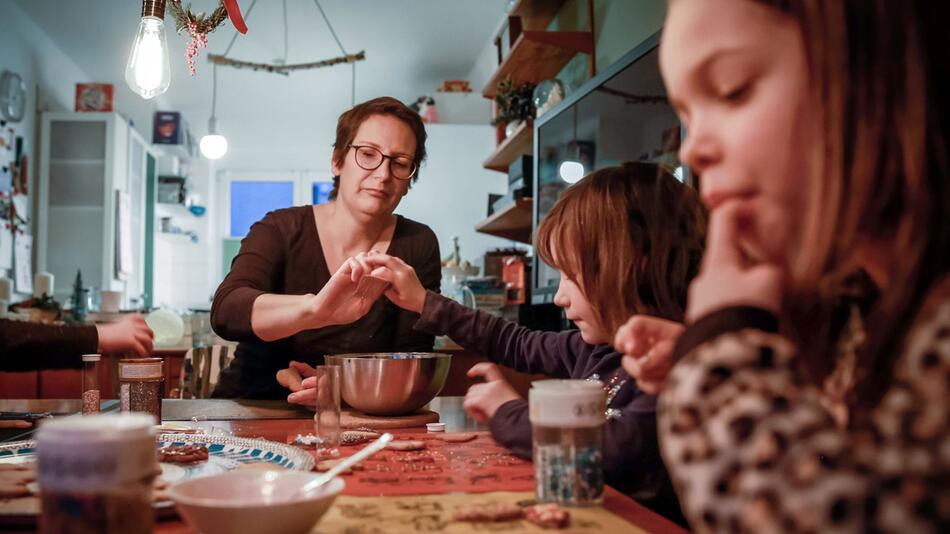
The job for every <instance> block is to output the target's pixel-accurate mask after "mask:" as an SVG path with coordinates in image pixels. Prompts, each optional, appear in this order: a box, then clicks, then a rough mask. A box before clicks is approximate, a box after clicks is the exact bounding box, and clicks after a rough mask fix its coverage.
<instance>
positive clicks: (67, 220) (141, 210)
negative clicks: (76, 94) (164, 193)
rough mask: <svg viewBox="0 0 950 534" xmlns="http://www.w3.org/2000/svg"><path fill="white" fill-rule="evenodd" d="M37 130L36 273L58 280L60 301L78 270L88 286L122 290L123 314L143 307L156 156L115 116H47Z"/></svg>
mask: <svg viewBox="0 0 950 534" xmlns="http://www.w3.org/2000/svg"><path fill="white" fill-rule="evenodd" d="M41 124H42V125H41V140H40V166H39V181H38V188H37V189H38V190H37V207H38V209H37V212H36V218H37V233H36V239H37V243H36V246H35V248H36V252H37V253H36V259H37V269H38V270H45V271H49V272H51V273H52V274H53V275H54V276H55V277H56V287H55V292H54V295H53V296H54V297H55V298H56V300H58V301H60V302H66V301H67V299H68V297H69V296H70V294H71V291H72V283H73V280H74V279H75V277H76V271H77V270H81V271H82V276H83V281H84V283H85V285H86V286H87V287H98V288H100V289H105V290H113V291H121V292H122V293H123V295H124V300H123V303H122V305H123V307H129V306H130V305H133V306H139V305H141V304H142V303H141V301H140V300H138V299H139V298H140V297H141V295H142V294H143V293H145V292H147V290H146V280H145V271H146V268H145V267H146V240H145V235H146V225H147V220H148V219H147V217H146V213H145V197H146V192H147V191H146V190H147V188H148V184H149V183H151V182H150V176H149V174H150V173H154V170H155V154H154V152H153V151H152V149H151V147H150V146H149V144H148V143H147V142H146V141H145V139H144V138H143V137H142V136H141V135H140V134H139V133H138V132H137V131H136V130H135V128H133V127H132V125H131V124H130V123H129V121H128V120H127V119H125V118H124V117H123V116H121V115H120V114H118V113H113V112H106V113H70V112H47V113H44V114H43V116H42V123H41ZM152 182H153V181H152ZM132 299H134V301H132Z"/></svg>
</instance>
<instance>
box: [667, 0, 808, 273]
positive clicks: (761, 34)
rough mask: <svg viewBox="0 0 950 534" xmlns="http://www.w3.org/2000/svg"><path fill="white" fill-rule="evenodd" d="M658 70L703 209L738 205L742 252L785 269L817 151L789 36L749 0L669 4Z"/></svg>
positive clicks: (793, 32)
mask: <svg viewBox="0 0 950 534" xmlns="http://www.w3.org/2000/svg"><path fill="white" fill-rule="evenodd" d="M660 69H661V71H662V73H663V79H664V81H665V82H666V88H667V92H668V94H669V97H670V100H671V102H672V103H673V105H674V107H675V108H676V110H677V113H678V114H679V116H680V119H681V120H682V121H683V123H684V124H685V125H686V134H687V137H686V139H685V141H684V143H683V145H682V147H681V149H680V159H681V160H682V161H684V162H685V163H686V164H687V165H689V166H690V167H691V168H692V170H693V171H694V172H695V173H697V174H699V176H700V178H699V182H700V193H701V194H702V199H703V202H704V203H705V204H706V206H707V207H709V209H710V210H715V209H716V208H717V207H718V206H721V205H722V204H723V203H724V202H726V201H730V200H739V201H741V202H743V203H746V205H747V207H748V211H749V212H750V213H751V218H752V220H751V221H750V222H751V227H750V229H749V230H750V231H749V232H748V235H746V236H744V240H743V243H742V246H743V247H744V249H745V251H746V253H748V254H749V255H750V256H752V257H753V258H754V259H757V260H759V261H769V262H773V263H776V264H778V265H780V266H783V267H787V266H788V263H789V261H790V260H792V259H794V254H795V251H796V250H798V249H799V246H800V243H798V242H797V241H796V240H797V235H798V234H799V233H800V230H801V218H802V216H803V215H802V212H803V210H804V207H805V198H806V195H807V193H808V192H807V189H808V186H809V184H810V183H812V182H811V179H812V175H813V174H814V170H813V169H814V168H815V165H814V162H815V161H818V159H817V158H816V156H817V149H818V147H820V146H821V141H820V133H821V128H820V120H819V114H818V113H816V112H815V111H813V109H814V108H815V105H814V102H809V98H808V96H809V91H808V71H807V65H806V59H805V52H804V46H803V43H802V37H801V33H800V31H799V28H798V27H797V25H796V24H795V23H794V22H793V21H792V20H791V19H790V18H788V17H786V16H784V15H782V14H781V13H779V12H778V11H776V10H775V9H773V8H769V7H766V6H763V5H760V4H758V3H756V2H753V1H751V0H674V1H672V2H670V4H669V12H668V14H667V18H666V26H665V28H664V30H663V39H662V44H661V48H660Z"/></svg>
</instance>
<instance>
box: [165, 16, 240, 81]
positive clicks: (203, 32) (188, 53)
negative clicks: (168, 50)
mask: <svg viewBox="0 0 950 534" xmlns="http://www.w3.org/2000/svg"><path fill="white" fill-rule="evenodd" d="M168 4H169V6H170V7H171V10H172V15H173V16H174V17H175V31H177V32H178V33H181V32H182V31H187V32H188V35H190V36H191V42H190V43H188V47H187V48H186V49H185V60H186V61H187V62H188V70H189V71H190V72H191V75H192V76H194V75H195V57H197V55H198V52H199V51H200V50H201V49H202V48H204V47H206V46H208V34H209V33H211V32H213V31H214V30H215V29H216V28H218V27H219V26H221V25H222V24H224V20H225V19H226V18H230V19H231V23H232V24H233V25H234V28H235V29H236V30H237V31H239V32H241V33H247V25H245V24H244V18H243V17H242V16H241V9H240V8H239V7H238V4H237V0H220V2H219V3H218V7H216V8H215V10H214V11H212V12H211V15H205V14H204V12H200V13H197V14H196V13H194V12H193V11H192V10H191V6H190V5H189V6H188V7H187V8H185V7H182V5H181V0H168Z"/></svg>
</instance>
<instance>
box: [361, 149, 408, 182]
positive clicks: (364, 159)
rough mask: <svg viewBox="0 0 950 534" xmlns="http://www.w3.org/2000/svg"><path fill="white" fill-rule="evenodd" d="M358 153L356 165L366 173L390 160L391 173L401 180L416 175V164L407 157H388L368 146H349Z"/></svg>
mask: <svg viewBox="0 0 950 534" xmlns="http://www.w3.org/2000/svg"><path fill="white" fill-rule="evenodd" d="M349 148H352V149H353V151H354V152H355V153H356V164H357V165H359V166H360V168H361V169H363V170H366V171H375V170H376V169H378V168H379V166H380V165H382V164H383V161H384V160H387V159H388V160H389V173H390V174H392V175H393V177H394V178H397V179H399V180H409V179H410V178H412V177H413V175H414V174H416V162H415V161H413V160H412V158H407V157H406V156H387V155H386V154H383V153H382V152H380V151H379V149H377V148H374V147H371V146H366V145H349Z"/></svg>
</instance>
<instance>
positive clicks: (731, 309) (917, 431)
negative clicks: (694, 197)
mask: <svg viewBox="0 0 950 534" xmlns="http://www.w3.org/2000/svg"><path fill="white" fill-rule="evenodd" d="M947 5H948V4H947V3H946V2H925V1H924V0H908V1H903V2H898V1H896V0H877V1H870V0H838V1H834V2H827V1H821V0H768V1H764V0H763V1H753V0H671V1H670V2H669V11H668V14H667V20H666V25H665V28H664V36H663V41H662V45H661V52H660V57H661V60H660V61H661V69H662V72H663V77H664V80H665V82H666V85H667V89H668V93H669V95H670V99H671V101H672V102H673V103H674V105H675V106H676V108H677V110H678V112H679V114H680V116H681V118H682V120H683V121H684V122H685V123H686V130H687V132H688V137H687V139H686V140H685V141H684V144H683V147H682V149H681V158H682V159H683V160H684V161H685V162H686V163H687V164H688V165H689V166H690V167H691V168H692V169H693V170H694V171H695V172H696V173H697V174H698V175H699V176H700V189H701V193H702V198H703V201H704V202H705V203H706V205H707V207H709V208H710V210H711V215H710V223H709V230H708V234H707V247H706V256H705V258H704V260H703V265H702V268H701V271H700V275H699V276H698V277H697V278H696V279H695V280H694V281H693V283H692V285H691V287H690V293H689V302H688V305H687V325H688V326H687V329H686V331H685V333H683V334H682V335H680V336H678V340H677V344H676V349H675V351H674V353H673V356H672V358H673V360H674V361H676V364H675V366H674V367H673V370H672V372H671V373H670V375H669V378H668V379H667V380H666V382H665V384H664V385H663V387H664V390H663V393H662V394H661V397H660V406H659V413H658V425H659V434H660V439H661V449H662V453H663V457H664V460H665V462H666V464H667V467H668V468H669V470H670V473H671V475H672V477H673V481H674V485H675V486H676V489H677V493H678V495H679V497H680V503H681V505H682V506H683V511H684V512H685V513H686V515H687V517H688V519H689V520H690V523H691V525H692V526H693V527H694V528H695V529H696V530H698V531H703V532H706V531H744V532H791V531H794V532H869V531H870V532H875V531H897V530H901V531H907V532H938V531H943V532H947V531H948V529H950V432H948V429H950V402H948V401H950V399H948V396H950V276H948V273H950V252H948V251H950V219H948V217H947V210H948V209H950V171H948V167H950V155H948V150H947V146H948V145H947V141H948V135H947V134H948V132H947V128H948V125H950V116H948V112H947V102H946V98H947V95H950V76H948V73H947V67H946V65H947V51H948V50H950V40H948V35H950V34H948V33H947V32H946V28H945V27H944V21H946V20H950V12H948V7H947ZM855 272H859V273H860V272H864V273H867V277H866V281H867V282H869V283H866V284H858V285H859V286H861V285H863V286H864V289H863V290H862V289H858V290H854V288H853V285H852V282H853V281H854V280H855V277H854V276H851V275H852V274H853V273H855ZM858 278H861V277H860V276H859V277H858ZM631 335H632V332H631V331H629V330H625V329H623V328H622V329H621V330H620V332H619V333H618V338H617V345H618V346H620V347H624V348H625V350H626V347H627V345H628V344H629V343H630V339H629V338H630V336H631ZM626 352H627V353H628V355H627V356H626V357H625V366H627V361H626V360H629V362H630V365H629V366H627V367H629V368H630V369H631V370H632V371H633V374H635V376H636V375H637V374H638V373H641V372H642V369H641V367H642V364H643V362H642V356H641V354H640V353H639V352H642V351H634V350H626ZM634 364H636V365H634Z"/></svg>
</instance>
